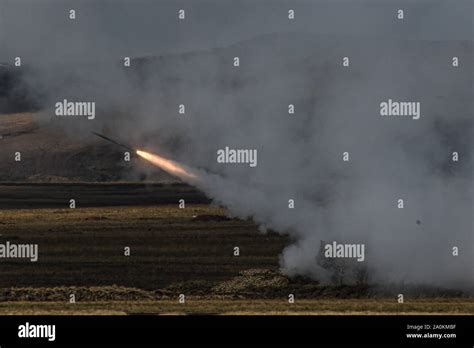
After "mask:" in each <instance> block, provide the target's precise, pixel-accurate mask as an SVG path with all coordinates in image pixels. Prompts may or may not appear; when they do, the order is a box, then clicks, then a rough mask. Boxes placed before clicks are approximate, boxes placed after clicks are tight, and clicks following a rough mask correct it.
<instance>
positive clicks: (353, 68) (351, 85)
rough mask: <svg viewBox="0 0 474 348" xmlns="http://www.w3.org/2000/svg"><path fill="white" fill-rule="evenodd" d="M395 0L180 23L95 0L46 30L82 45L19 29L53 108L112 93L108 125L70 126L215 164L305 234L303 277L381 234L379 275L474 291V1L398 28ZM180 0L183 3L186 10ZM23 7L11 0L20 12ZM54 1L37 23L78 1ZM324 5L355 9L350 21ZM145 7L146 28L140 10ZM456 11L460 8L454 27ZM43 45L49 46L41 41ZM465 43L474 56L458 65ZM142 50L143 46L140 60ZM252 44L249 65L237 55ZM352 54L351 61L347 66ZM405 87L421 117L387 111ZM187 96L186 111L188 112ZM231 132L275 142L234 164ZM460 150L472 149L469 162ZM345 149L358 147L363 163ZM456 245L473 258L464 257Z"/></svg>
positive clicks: (209, 190)
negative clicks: (252, 160)
mask: <svg viewBox="0 0 474 348" xmlns="http://www.w3.org/2000/svg"><path fill="white" fill-rule="evenodd" d="M392 3H393V2H389V1H386V2H383V4H382V2H380V3H378V5H377V6H375V7H372V5H373V3H371V2H366V1H361V2H360V3H357V4H353V5H341V4H336V5H332V6H331V5H329V3H328V2H326V3H322V2H304V3H302V4H301V7H300V8H299V10H297V14H298V16H300V14H301V16H302V18H301V21H299V22H298V24H295V25H294V26H290V24H288V19H287V17H286V11H287V8H288V6H290V5H289V4H285V3H282V4H280V5H278V6H277V5H268V4H269V3H265V2H262V4H259V5H258V6H256V7H255V6H254V7H252V6H250V5H249V2H246V1H241V2H238V1H237V2H234V4H233V5H231V4H230V3H228V4H227V6H215V4H213V3H212V2H206V5H205V6H204V5H202V6H201V7H200V6H198V5H192V4H190V3H189V2H182V3H179V4H183V6H188V7H187V8H188V9H189V11H188V12H187V13H188V15H189V18H190V21H189V22H186V23H185V24H180V23H178V22H177V21H176V18H174V17H173V18H172V19H170V18H167V19H166V21H165V22H166V25H167V26H163V25H161V24H160V25H157V27H155V26H154V25H155V24H154V22H152V21H151V18H149V17H148V16H146V15H144V14H143V13H141V12H140V11H145V12H144V13H146V12H150V11H151V10H156V11H158V9H159V8H160V7H159V5H158V4H156V3H153V4H152V5H150V7H149V8H148V10H149V11H146V10H145V9H144V8H146V6H145V5H144V6H143V7H141V8H140V9H137V8H136V7H133V6H129V7H127V6H125V5H123V4H121V5H117V6H116V7H113V10H112V7H110V8H108V7H107V6H106V5H104V6H105V7H102V6H98V7H97V8H96V7H94V6H92V5H89V6H88V7H87V6H85V5H84V7H82V8H83V11H85V12H87V13H88V14H89V19H87V20H86V19H85V18H84V17H81V16H79V20H78V22H77V23H76V24H75V28H74V30H72V29H65V31H63V33H64V32H65V33H68V34H69V35H70V36H69V37H67V38H64V37H58V35H59V33H57V32H55V31H54V30H56V29H54V30H53V29H50V30H46V33H43V34H45V35H46V34H49V35H51V36H53V37H55V38H56V39H57V41H55V43H56V44H61V43H62V44H64V47H63V48H62V49H61V50H59V49H58V51H55V53H56V55H51V54H48V47H49V48H50V47H51V45H52V43H51V42H50V41H53V40H45V42H42V43H41V45H42V46H36V45H38V44H39V43H38V42H36V41H35V42H32V41H33V40H32V38H31V37H30V38H28V36H27V35H26V34H25V32H29V33H30V34H31V35H33V34H32V33H34V30H37V29H38V28H35V27H34V25H32V26H31V27H29V30H28V27H27V29H23V30H22V31H20V33H19V34H18V35H19V36H20V37H19V38H18V39H19V40H14V39H13V40H12V39H9V38H8V37H3V40H4V41H6V42H7V44H6V46H5V47H7V51H8V52H10V56H9V57H11V56H14V54H15V52H21V53H22V54H23V55H24V56H25V57H30V58H31V57H33V56H34V57H35V59H34V60H33V59H31V60H30V61H31V63H30V64H31V65H33V66H34V67H35V69H34V70H35V71H36V73H35V74H34V75H31V77H30V79H29V80H28V84H29V85H30V86H31V87H32V88H34V89H35V90H37V91H42V93H43V94H44V99H43V100H44V105H43V114H44V115H45V117H50V116H51V115H52V109H51V108H52V105H53V102H54V101H58V100H62V99H63V98H66V97H67V98H75V99H78V100H81V99H83V100H95V101H96V102H97V104H98V109H99V111H98V116H97V119H96V120H95V121H94V122H87V121H86V122H82V123H80V124H79V123H77V122H75V123H70V124H65V129H66V130H70V131H71V134H75V135H79V136H84V135H85V134H89V131H90V129H97V128H100V127H104V128H106V129H107V130H109V131H112V132H113V134H114V135H117V136H119V137H121V138H126V139H131V140H133V143H134V144H138V143H143V145H144V146H145V147H146V148H147V149H150V150H151V151H153V150H156V152H157V153H159V154H163V155H165V156H166V157H167V158H173V159H175V160H176V161H178V162H179V163H184V164H186V165H188V166H190V167H191V168H201V169H202V170H203V171H202V172H199V173H200V175H201V176H200V177H201V178H202V179H203V180H201V181H199V182H198V183H194V184H196V185H197V186H198V187H199V188H200V189H202V190H203V191H204V192H205V193H206V194H207V195H208V196H209V197H211V198H212V199H214V200H215V201H216V202H218V203H220V204H223V205H224V206H226V207H227V208H228V209H229V211H230V212H231V213H232V214H234V215H235V216H239V217H242V218H248V217H251V218H253V219H254V220H255V222H256V223H257V224H259V225H262V226H263V227H264V229H272V230H274V231H277V232H278V233H282V234H288V235H290V236H291V237H292V240H293V243H292V244H291V245H289V246H288V247H287V248H286V249H285V250H284V251H283V253H282V255H281V267H282V269H283V270H284V271H285V272H287V273H288V274H290V275H295V274H303V275H308V276H311V277H313V278H315V279H320V280H324V279H326V278H327V277H328V275H327V274H326V271H325V270H324V269H322V268H321V267H320V266H319V265H318V263H317V257H318V253H319V248H320V242H321V240H323V241H334V240H336V241H338V242H340V243H344V242H347V243H364V244H365V245H366V249H365V250H366V259H365V262H366V264H367V265H368V267H369V268H370V270H371V274H372V276H373V280H374V281H378V282H384V281H403V282H413V283H424V284H430V285H441V286H449V287H461V288H463V289H468V290H472V289H473V288H474V268H473V261H474V237H473V218H472V211H473V185H472V183H473V165H472V163H473V162H472V150H473V146H472V145H473V143H472V131H473V116H474V115H473V99H472V82H473V70H472V66H471V67H469V65H468V62H470V64H472V62H473V61H474V59H473V42H472V31H471V32H470V30H471V29H470V25H471V23H472V18H471V17H469V9H470V8H471V7H470V6H471V5H470V4H469V2H459V5H458V6H457V7H456V6H454V7H451V6H450V7H449V8H448V7H447V6H446V5H444V4H443V3H440V2H433V3H432V5H431V6H429V11H426V12H423V13H424V16H421V17H419V18H420V20H419V21H415V20H413V19H408V20H407V22H406V25H405V26H404V27H403V28H400V29H398V27H397V25H398V24H397V23H395V22H394V19H393V18H392V19H391V20H390V21H388V20H387V21H385V20H382V19H381V18H386V17H384V16H390V15H393V14H389V13H391V12H390V11H391V9H392V8H393V6H390V5H391V4H392ZM265 4H267V5H268V6H270V8H271V9H272V10H271V11H270V10H269V7H268V6H267V5H265ZM165 5H166V6H165ZM165 5H164V6H165V7H164V9H165V10H169V11H176V10H177V8H178V7H179V5H170V3H165ZM17 6H19V5H15V4H13V3H10V5H9V6H5V7H3V8H2V10H3V13H4V14H5V12H6V11H18V8H19V7H17ZM48 6H49V7H41V8H40V10H39V11H37V12H35V16H36V17H35V19H31V20H32V23H36V24H37V23H38V22H41V23H43V24H42V25H43V27H42V28H47V26H46V25H45V24H44V23H47V22H48V18H50V17H51V16H52V13H54V16H60V15H61V13H62V12H64V11H65V10H66V9H67V8H68V7H67V6H65V5H64V6H61V7H59V8H58V7H57V6H56V7H55V6H53V5H48ZM109 6H110V4H109ZM177 6H178V7H177ZM206 6H207V7H206ZM266 6H267V7H266ZM344 6H349V7H344ZM463 6H464V7H463ZM20 7H21V6H20ZM45 8H47V9H48V11H46V10H44V9H45ZM80 9H81V8H79V10H80ZM94 9H95V10H97V11H94ZM109 9H110V11H109ZM422 9H426V8H425V7H422V6H421V5H419V3H418V2H413V3H412V4H411V5H407V12H408V13H411V15H412V16H415V15H416V14H420V13H421V10H422ZM165 10H163V8H161V12H160V13H163V11H165ZM323 10H324V11H329V12H328V13H330V14H332V15H333V16H335V15H337V14H339V16H340V17H338V18H340V20H338V21H334V23H332V21H331V20H329V19H328V18H325V16H324V15H323V14H322V13H324V11H323ZM127 11H131V12H130V13H129V14H130V16H131V17H130V18H132V22H133V25H132V24H130V23H129V24H127V25H125V24H124V23H125V22H124V21H123V19H124V17H123V16H124V13H127ZM229 11H231V12H232V13H233V14H235V15H236V16H235V17H236V18H234V16H231V15H230V14H229ZM447 11H448V12H447ZM449 11H454V12H449ZM78 13H79V14H80V13H81V12H80V11H79V12H78ZM98 13H99V14H98ZM173 13H174V12H173ZM446 13H448V14H446ZM449 13H451V14H453V16H450V15H449ZM465 13H467V15H466V14H465ZM138 14H141V15H142V16H139V15H138ZM265 15H267V16H268V18H267V19H266V20H263V19H261V18H262V17H265ZM311 15H312V16H316V17H318V18H320V21H317V20H314V17H311ZM135 16H136V17H137V18H139V19H140V20H138V19H137V18H135ZM143 16H144V17H143ZM200 16H201V17H202V16H208V17H206V18H209V16H210V18H214V19H215V21H216V22H212V21H210V20H209V19H207V20H202V19H200V20H198V18H200ZM226 16H227V17H226ZM443 16H444V17H443ZM466 16H467V17H466ZM38 17H39V18H41V21H40V20H38ZM229 17H231V18H229ZM54 18H55V21H56V22H59V23H55V26H54V28H57V26H65V25H66V24H65V23H63V22H64V21H62V20H59V19H57V17H54ZM59 18H61V17H59ZM133 18H135V19H133ZM237 18H239V20H238V19H237ZM242 18H244V20H242ZM259 18H260V19H259ZM411 18H413V17H411ZM440 18H444V19H446V18H448V19H447V22H446V23H444V24H443V25H439V23H440V22H441V20H440ZM454 18H455V19H454ZM53 22H54V21H53ZM99 23H107V24H108V25H109V27H108V28H109V29H110V30H109V31H107V30H105V29H104V28H103V26H104V24H99ZM7 24H8V22H7ZM7 24H5V22H4V24H3V25H7ZM11 25H12V26H13V27H15V26H14V24H11ZM134 25H135V26H134ZM123 27H126V28H129V31H130V30H131V31H132V32H133V35H132V34H131V33H130V32H127V33H128V34H125V33H124V31H123ZM216 27H217V28H219V29H216ZM101 28H102V29H104V30H101ZM112 28H116V29H117V30H119V31H120V32H121V33H122V34H123V35H124V36H123V37H124V40H125V41H126V43H127V44H129V45H130V46H127V44H124V43H123V42H122V41H120V40H119V39H118V37H120V35H113V34H111V32H112V31H113V30H112ZM130 28H132V29H130ZM6 29H7V30H6V31H4V33H5V32H6V33H7V34H11V37H15V33H14V31H12V29H11V27H7V28H6ZM225 33H228V34H225ZM94 34H96V35H95V36H94ZM226 35H227V36H226ZM33 37H34V36H33ZM132 37H133V39H135V38H137V40H136V42H135V41H133V40H132ZM20 39H21V40H20ZM29 44H31V47H33V48H35V47H36V48H35V49H31V47H30V50H29V49H28V47H29V46H28V45H29ZM154 45H156V47H155V46H154ZM150 47H151V48H150ZM68 48H70V49H68ZM152 48H154V49H152ZM4 52H5V51H4ZM35 52H36V53H38V55H33V53H35ZM49 52H51V51H49ZM81 55H83V56H84V57H87V59H86V58H84V60H88V62H87V64H86V63H84V62H81ZM454 55H456V56H457V57H459V60H460V61H461V62H462V63H461V64H460V66H459V67H458V68H456V69H453V67H452V66H451V59H452V57H453V56H454ZM124 56H131V57H132V58H136V59H132V65H131V67H130V68H128V69H126V68H124V67H123V66H122V57H124ZM145 56H146V57H147V58H140V57H145ZM236 56H238V57H239V58H240V66H239V67H234V66H233V59H234V57H236ZM345 56H348V57H350V62H351V63H350V67H343V66H342V57H345ZM4 57H6V55H5V54H3V55H2V56H0V58H1V59H5V58H4ZM24 60H27V59H24ZM91 61H92V62H94V63H93V64H92V63H91ZM58 62H61V64H58ZM389 98H390V99H393V100H402V101H404V100H413V101H418V102H420V103H421V117H420V119H419V120H412V119H410V118H383V117H381V116H380V114H379V105H380V103H381V102H382V101H387V100H388V99H389ZM180 104H184V105H185V106H186V113H185V114H184V115H180V114H178V105H180ZM289 104H294V105H295V114H294V115H289V114H288V105H289ZM51 119H54V117H53V116H51ZM226 146H229V147H230V148H244V149H257V151H258V159H259V160H258V166H257V167H255V168H251V167H249V166H248V165H242V164H240V165H224V164H220V163H217V161H216V152H217V150H219V149H222V148H224V147H226ZM454 151H456V152H458V153H459V156H460V160H459V162H453V161H452V160H451V155H452V153H453V152H454ZM343 152H349V154H350V160H349V161H348V162H344V161H343V160H342V154H343ZM207 173H214V174H207ZM289 199H292V200H294V202H295V208H294V209H289V207H288V201H289ZM398 199H403V200H404V203H405V206H404V208H403V209H398V208H397V200H398ZM453 247H458V248H459V256H453V254H452V252H453Z"/></svg>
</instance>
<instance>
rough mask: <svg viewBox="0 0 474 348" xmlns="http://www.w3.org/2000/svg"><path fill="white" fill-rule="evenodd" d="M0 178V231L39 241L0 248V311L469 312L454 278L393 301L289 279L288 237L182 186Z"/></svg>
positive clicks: (371, 292) (384, 294)
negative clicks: (22, 250)
mask: <svg viewBox="0 0 474 348" xmlns="http://www.w3.org/2000/svg"><path fill="white" fill-rule="evenodd" d="M0 189H1V191H2V192H3V195H2V197H1V199H0V209H1V210H0V242H1V243H5V242H6V241H10V242H11V243H35V244H38V246H39V259H38V262H30V261H29V260H25V259H16V260H15V259H0V265H1V268H0V315H2V314H78V315H81V314H117V315H120V314H178V315H180V314H334V315H339V314H425V313H429V314H472V313H474V301H473V299H472V298H470V297H466V296H465V295H463V294H462V293H461V292H460V291H457V290H455V289H454V290H453V289H425V288H423V289H421V290H420V289H418V288H416V287H415V288H413V289H411V290H406V292H407V296H406V298H405V303H404V304H398V303H397V301H396V296H395V294H396V292H395V293H393V291H396V289H389V290H387V288H385V289H380V288H376V287H374V286H372V285H370V286H369V285H338V286H336V285H322V284H319V283H318V282H317V281H314V280H310V279H306V278H301V277H297V278H289V277H287V276H286V275H284V274H282V273H281V272H280V271H279V255H280V253H281V251H282V250H283V248H284V247H285V246H286V245H288V243H289V241H288V239H287V237H285V236H281V235H279V234H277V233H274V232H269V233H267V234H262V233H260V232H258V228H257V226H256V225H255V224H254V223H253V222H252V221H250V220H248V221H243V220H240V219H233V218H228V217H226V212H225V211H224V209H223V208H221V207H217V206H213V205H210V204H209V202H208V201H207V200H206V198H205V197H203V196H202V194H200V193H199V192H197V191H195V190H193V189H192V188H189V187H188V186H185V185H179V184H168V185H166V184H159V185H139V184H129V183H124V184H118V183H116V184H84V183H82V184H22V185H18V184H3V185H0ZM70 197H75V198H76V204H77V207H76V209H70V208H69V207H68V204H69V203H68V202H69V198H70ZM180 197H185V198H186V202H187V204H186V208H185V209H180V208H179V207H178V204H177V202H178V200H179V198H180ZM171 202H175V203H171ZM13 208H14V209H13ZM236 246H238V247H239V248H240V256H234V253H233V252H234V247H236ZM126 247H129V248H130V256H126V255H125V253H124V251H125V248H126ZM71 294H74V295H75V299H76V303H74V304H72V303H69V300H70V295H71ZM180 294H185V296H186V301H185V303H184V304H182V303H179V302H178V296H179V295H180ZM288 294H294V295H295V298H296V302H295V303H294V304H289V303H288Z"/></svg>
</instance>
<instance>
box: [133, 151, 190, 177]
mask: <svg viewBox="0 0 474 348" xmlns="http://www.w3.org/2000/svg"><path fill="white" fill-rule="evenodd" d="M137 155H138V156H140V157H142V158H144V159H146V160H147V161H149V162H151V163H153V164H154V165H155V166H157V167H160V168H161V169H163V170H164V171H165V172H167V173H169V174H171V175H174V176H177V177H178V178H180V179H182V180H184V181H187V182H192V183H195V182H196V181H198V179H199V177H198V175H197V174H195V173H193V170H192V169H191V168H187V167H186V166H185V165H182V164H179V163H176V162H174V161H171V160H168V159H166V158H163V157H161V156H158V155H155V154H152V153H149V152H145V151H141V150H137Z"/></svg>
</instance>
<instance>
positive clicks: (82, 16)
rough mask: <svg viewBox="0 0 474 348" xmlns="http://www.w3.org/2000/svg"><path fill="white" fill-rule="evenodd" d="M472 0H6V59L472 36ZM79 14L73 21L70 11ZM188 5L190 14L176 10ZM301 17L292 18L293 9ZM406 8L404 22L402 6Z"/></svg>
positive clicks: (1, 22) (0, 13) (2, 22)
mask: <svg viewBox="0 0 474 348" xmlns="http://www.w3.org/2000/svg"><path fill="white" fill-rule="evenodd" d="M473 7H474V6H473V1H472V0H456V1H437V0H432V1H393V0H392V1H390V0H377V1H358V0H355V1H354V0H353V1H348V0H345V1H344V0H332V1H328V0H326V1H269V0H219V1H216V0H214V1H209V0H197V1H196V0H194V1H160V0H159V1H149V0H137V1H131V0H127V1H121V0H119V1H110V0H102V1H77V0H76V1H51V0H34V1H33V0H2V1H1V2H0V47H1V49H0V62H10V61H11V60H12V59H13V57H16V56H21V57H22V58H24V59H25V60H26V61H28V60H30V59H35V60H45V61H50V60H53V61H54V60H68V61H71V60H92V61H93V60H95V59H96V58H97V57H102V58H105V57H107V59H109V58H113V57H117V56H118V57H122V56H142V55H160V54H165V53H171V52H183V51H194V50H206V49H208V48H212V47H221V46H228V45H230V44H232V43H235V42H238V41H242V40H245V39H249V38H253V37H256V36H258V35H261V34H265V33H274V32H290V31H292V32H308V33H313V34H317V35H321V36H348V35H349V36H354V37H356V38H357V37H361V36H363V37H376V38H387V39H389V38H403V39H423V40H472V39H473V37H474V35H473V17H474V13H473ZM71 8H73V9H75V10H76V11H77V19H76V20H75V21H70V20H69V19H68V11H69V9H71ZM180 8H183V9H185V10H186V16H187V18H186V20H185V21H184V22H183V21H178V20H177V11H178V10H179V9H180ZM290 8H291V9H294V10H295V11H296V19H295V20H294V21H289V20H288V19H287V12H288V9H290ZM399 8H401V9H404V10H405V20H403V21H398V20H397V19H396V18H395V17H396V11H397V9H399Z"/></svg>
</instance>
